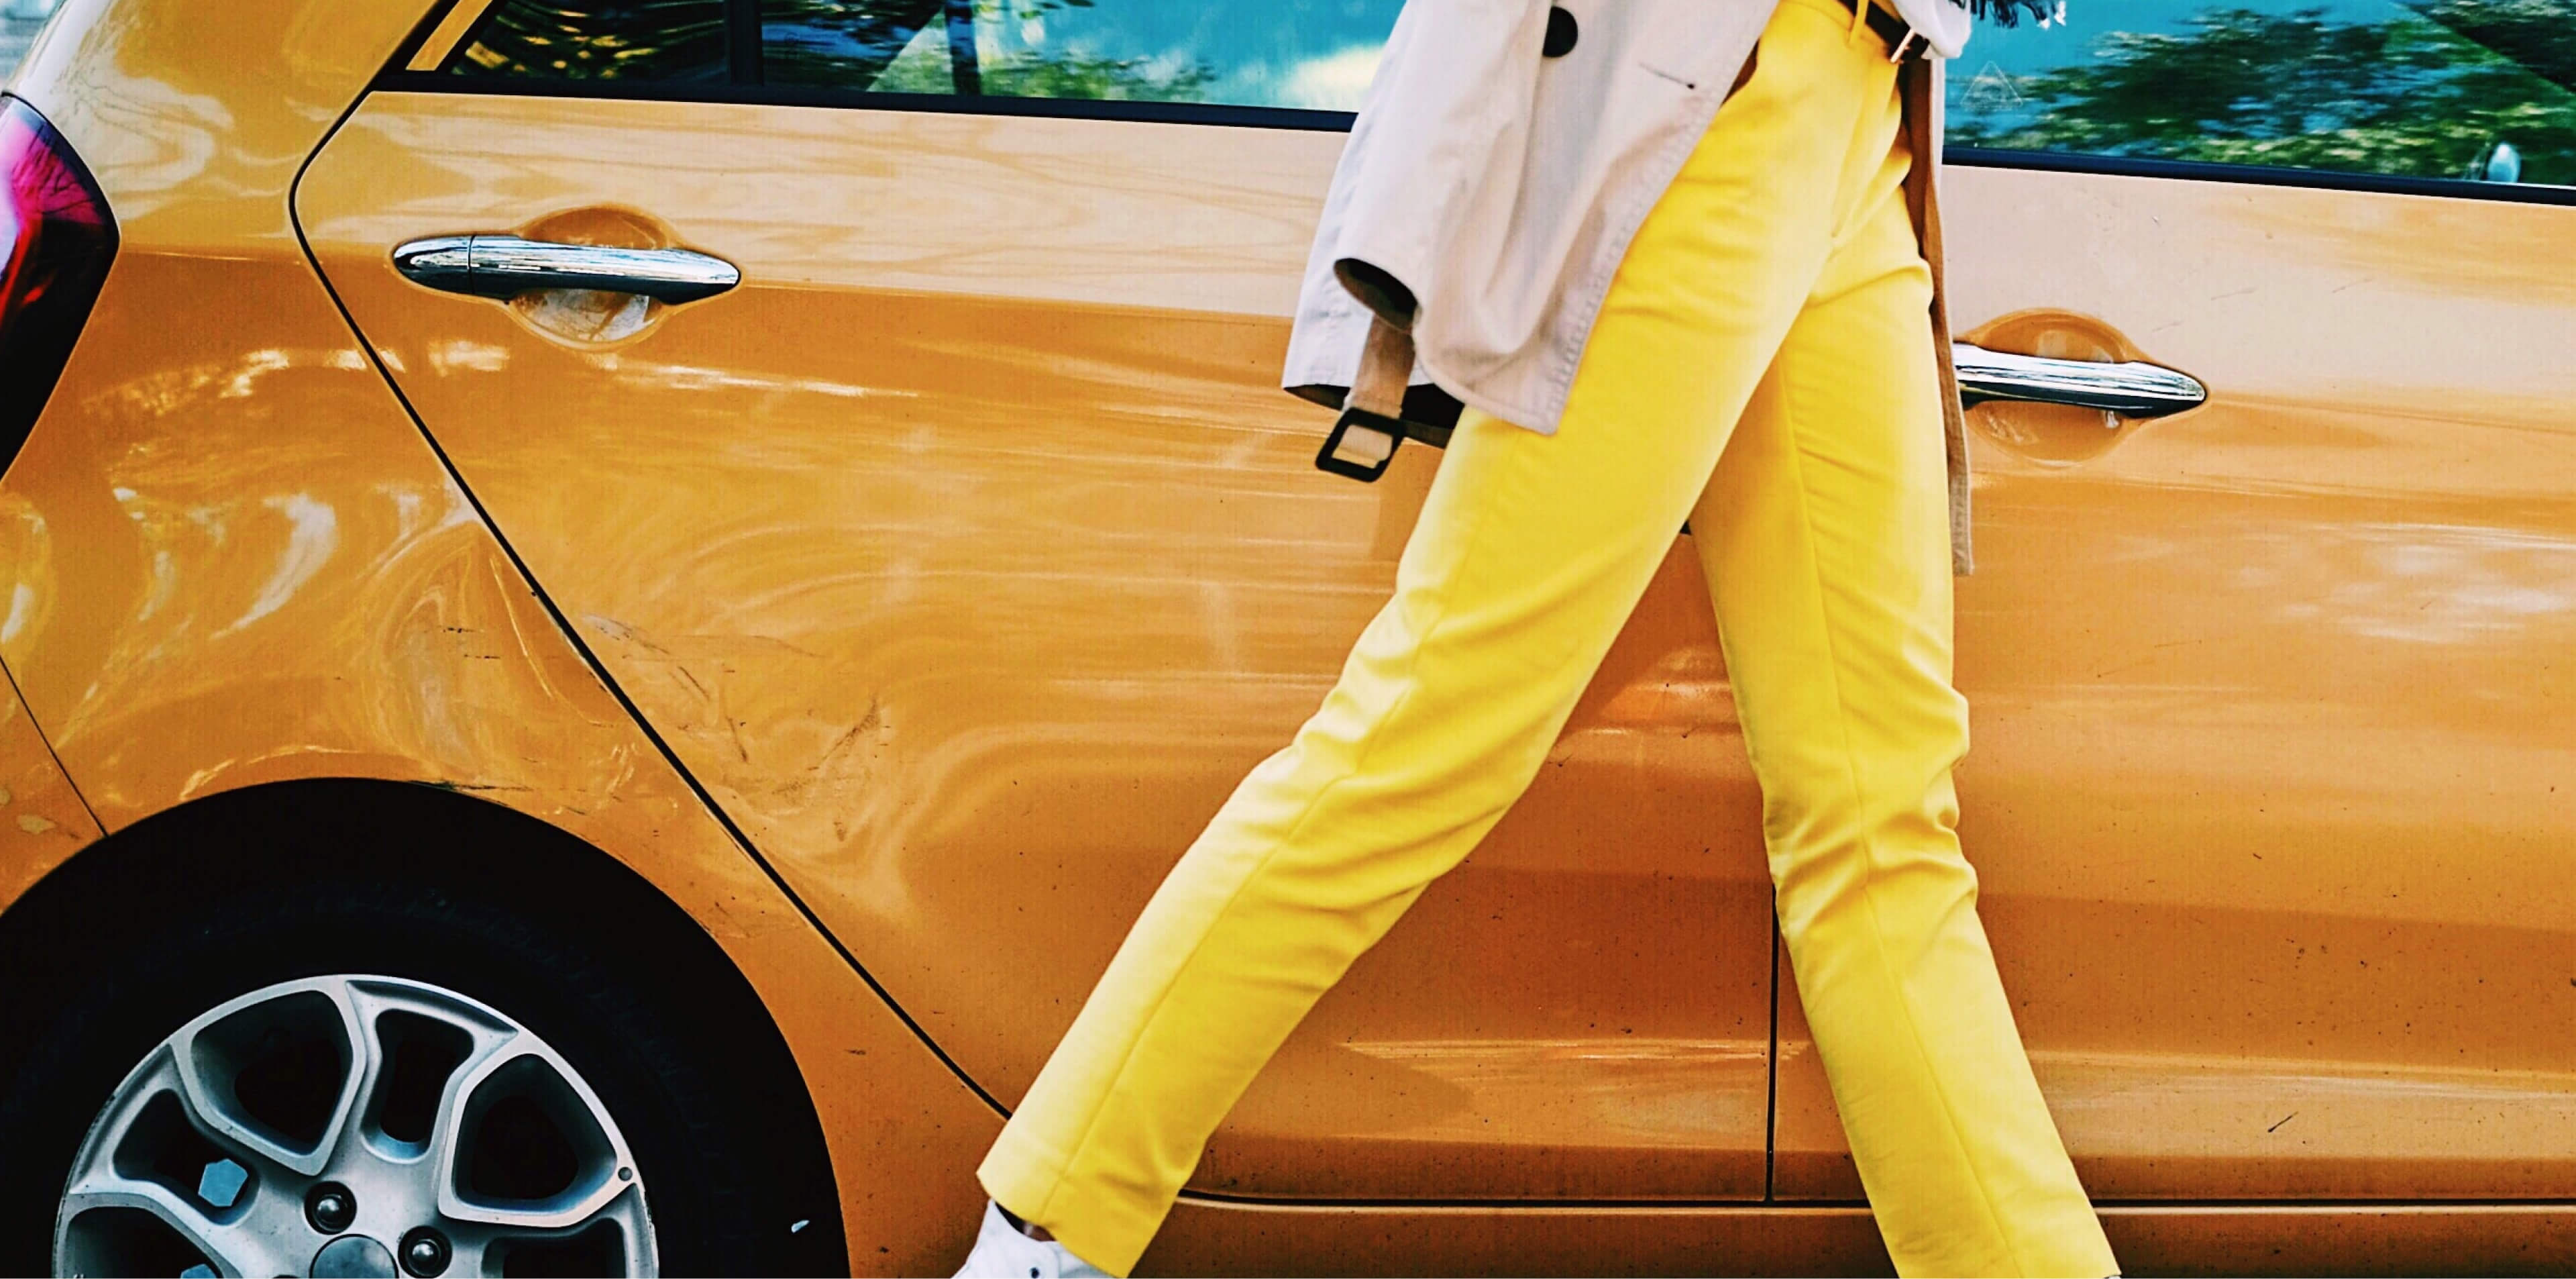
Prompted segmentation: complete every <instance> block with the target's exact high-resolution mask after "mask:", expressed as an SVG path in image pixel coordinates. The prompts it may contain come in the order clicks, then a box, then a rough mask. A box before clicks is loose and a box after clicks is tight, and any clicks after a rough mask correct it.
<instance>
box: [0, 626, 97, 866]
mask: <svg viewBox="0 0 2576 1279" xmlns="http://www.w3.org/2000/svg"><path fill="white" fill-rule="evenodd" d="M13 594H14V592H13ZM7 629H8V626H7V623H5V622H0V633H5V632H6V631H7ZM98 837H99V829H98V822H97V821H96V820H95V819H93V818H92V817H91V816H90V813H89V808H88V807H87V806H86V805H84V804H82V803H81V798H80V793H79V792H78V791H75V790H73V789H72V784H71V779H70V778H68V777H65V776H63V769H62V766H61V765H60V764H57V763H55V762H54V753H53V751H52V749H50V748H49V747H47V746H46V745H45V738H44V734H43V731H42V730H41V729H39V728H38V727H37V726H36V721H35V718H34V717H33V716H31V715H29V714H28V713H27V704H26V703H24V702H21V701H19V700H18V690H17V688H16V686H15V685H12V684H8V683H0V902H6V901H14V900H16V899H17V897H18V895H19V894H20V893H23V892H25V891H27V888H28V886H29V885H32V884H34V883H35V882H36V881H37V880H39V879H42V878H44V875H45V872H47V871H49V870H52V869H53V868H54V867H56V866H59V865H61V864H62V863H63V861H64V859H66V858H68V857H70V856H71V855H72V854H74V853H77V852H79V851H80V850H81V849H82V848H84V847H86V846H87V845H88V844H89V842H90V841H92V840H94V839H97V838H98Z"/></svg>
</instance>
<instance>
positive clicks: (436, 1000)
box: [348, 979, 520, 1158]
mask: <svg viewBox="0 0 2576 1279" xmlns="http://www.w3.org/2000/svg"><path fill="white" fill-rule="evenodd" d="M348 992H349V999H350V1003H351V1004H352V1005H353V1006H354V1007H355V1008H356V1010H357V1013H358V1024H359V1027H360V1033H361V1037H362V1039H363V1040H364V1042H365V1045H366V1058H367V1070H366V1078H365V1079H364V1080H363V1081H362V1083H361V1084H360V1093H361V1099H360V1104H361V1106H362V1109H361V1111H360V1112H359V1113H360V1122H359V1130H360V1132H361V1133H362V1134H363V1135H364V1137H365V1139H367V1140H370V1141H373V1142H376V1143H378V1145H379V1149H380V1150H381V1151H382V1152H383V1153H384V1154H386V1155H388V1156H391V1157H395V1158H409V1157H414V1156H418V1155H421V1154H425V1153H427V1152H428V1151H429V1148H430V1145H431V1142H432V1139H433V1138H434V1137H435V1136H436V1134H438V1133H439V1132H442V1131H444V1130H445V1129H446V1127H447V1123H448V1119H449V1116H450V1114H451V1113H452V1112H453V1111H454V1110H455V1108H456V1106H457V1104H458V1099H459V1098H460V1097H461V1096H462V1094H463V1092H464V1087H463V1084H464V1081H465V1080H466V1079H467V1078H468V1077H470V1076H471V1075H472V1074H473V1073H474V1071H475V1070H476V1069H477V1068H478V1067H479V1066H481V1065H482V1064H483V1063H484V1062H486V1061H488V1060H490V1058H491V1057H492V1055H493V1054H495V1053H498V1052H500V1051H502V1050H503V1049H505V1048H507V1047H509V1046H510V1044H511V1043H513V1042H514V1041H516V1040H517V1039H518V1038H519V1036H520V1032H519V1029H518V1028H517V1027H515V1026H512V1025H511V1024H509V1023H508V1022H506V1021H503V1020H501V1019H499V1018H497V1017H494V1016H492V1015H491V1014H490V1013H489V1012H488V1011H486V1010H484V1009H483V1008H481V1007H480V1006H478V1005H473V1004H468V1003H465V1002H463V1001H461V1000H456V999H450V998H445V997H443V996H442V995H441V994H439V993H436V992H430V991H426V990H423V989H422V988H421V987H418V986H415V985H413V984H411V983H408V982H405V983H394V982H383V981H369V980H365V979H359V980H354V981H351V982H350V983H349V984H348Z"/></svg>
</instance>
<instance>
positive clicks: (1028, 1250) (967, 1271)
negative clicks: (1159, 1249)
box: [957, 1200, 1109, 1279]
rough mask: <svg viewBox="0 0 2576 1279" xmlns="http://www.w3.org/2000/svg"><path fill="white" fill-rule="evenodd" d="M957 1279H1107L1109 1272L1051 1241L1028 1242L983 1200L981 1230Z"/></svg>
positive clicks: (996, 1209) (994, 1208) (1000, 1213)
mask: <svg viewBox="0 0 2576 1279" xmlns="http://www.w3.org/2000/svg"><path fill="white" fill-rule="evenodd" d="M957 1279H1109V1272H1108V1271H1106V1270H1103V1269H1101V1268H1100V1267H1098V1266H1095V1265H1093V1264H1091V1263H1090V1262H1088V1261H1085V1260H1083V1259H1082V1258H1080V1257H1077V1256H1075V1255H1073V1254H1072V1253H1071V1252H1068V1251H1066V1250H1065V1246H1064V1245H1063V1244H1060V1243H1057V1242H1055V1241H1054V1240H1052V1239H1046V1240H1039V1239H1031V1238H1029V1237H1028V1236H1027V1235H1024V1234H1021V1233H1020V1231H1019V1228H1018V1227H1016V1226H1013V1225H1012V1224H1011V1222H1010V1219H1009V1218H1007V1217H1004V1216H1003V1215H1002V1209H1001V1205H999V1204H996V1203H994V1202H992V1201H991V1200H986V1201H985V1203H984V1227H983V1229H981V1230H978V1231H976V1232H975V1250H974V1251H973V1252H970V1253H967V1254H966V1264H965V1266H963V1267H962V1268H960V1269H959V1270H958V1271H957Z"/></svg>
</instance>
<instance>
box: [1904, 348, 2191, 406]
mask: <svg viewBox="0 0 2576 1279" xmlns="http://www.w3.org/2000/svg"><path fill="white" fill-rule="evenodd" d="M1950 360H1951V363H1953V364H1954V365H1956V366H1957V367H1958V370H1959V396H1960V398H1961V399H1964V400H1966V401H1967V402H1969V403H1971V404H1975V403H1978V402H1980V401H1984V400H2023V401H2028V402H2031V403H2036V404H2072V405H2075V406H2076V407H2078V408H2087V409H2103V410H2106V411H2108V412H2112V413H2118V414H2122V415H2125V416H2128V417H2162V416H2164V415H2165V414H2167V413H2180V412H2182V411H2183V410H2184V409H2192V408H2198V407H2200V406H2201V405H2202V404H2203V403H2205V402H2207V401H2208V399H2209V388H2208V387H2205V386H2202V385H2201V384H2200V379H2198V378H2195V377H2193V376H2191V375H2190V374H2188V373H2179V372H2176V371H2174V370H2172V369H2169V368H2166V367H2164V366H2163V365H2160V364H2147V363H2143V362H2140V361H2136V360H2131V361H2129V362H2127V363H2123V364H2105V363H2099V362H2096V361H2093V360H2052V359H2047V358H2045V357H2042V356H2036V355H2012V354H2009V353H2007V352H2003V351H1989V350H1987V349H1986V348H1984V347H1982V346H1978V345H1976V344H1974V343H1970V342H1953V343H1951V344H1950Z"/></svg>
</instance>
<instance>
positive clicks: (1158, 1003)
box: [1032, 419, 1529, 1225]
mask: <svg viewBox="0 0 2576 1279" xmlns="http://www.w3.org/2000/svg"><path fill="white" fill-rule="evenodd" d="M1496 421H1497V423H1498V424H1499V425H1503V426H1507V427H1509V426H1510V424H1509V423H1505V422H1501V421H1500V419H1496ZM1510 429H1513V430H1518V429H1520V428H1518V427H1511V428H1510ZM1496 438H1497V439H1508V440H1509V445H1508V447H1509V448H1510V452H1509V453H1508V454H1507V455H1506V456H1507V459H1508V462H1509V469H1508V470H1507V472H1506V473H1505V476H1504V482H1506V483H1509V484H1511V485H1513V486H1514V489H1515V491H1517V488H1518V485H1519V483H1520V480H1521V478H1522V474H1523V472H1524V470H1525V469H1526V467H1525V463H1524V461H1523V458H1524V456H1525V451H1526V449H1527V448H1528V447H1529V444H1528V442H1527V441H1522V440H1518V439H1510V437H1501V436H1498V437H1496ZM1498 505H1502V503H1500V502H1497V501H1478V502H1474V503H1472V506H1473V507H1474V509H1475V513H1476V522H1475V524H1474V526H1473V527H1471V528H1470V529H1468V531H1467V540H1466V543H1465V544H1464V545H1463V546H1462V547H1460V549H1459V552H1458V560H1457V563H1458V566H1459V571H1458V572H1455V573H1452V574H1451V575H1450V576H1449V580H1447V581H1446V582H1444V583H1443V584H1442V586H1443V589H1442V590H1441V592H1440V604H1439V612H1438V613H1437V614H1435V615H1434V616H1433V617H1432V619H1431V623H1430V624H1429V625H1428V626H1426V627H1424V628H1423V631H1422V636H1421V638H1420V639H1418V640H1417V641H1415V642H1414V644H1413V645H1412V647H1411V650H1410V651H1409V652H1408V653H1407V654H1406V663H1405V670H1404V692H1403V693H1402V694H1401V695H1399V696H1398V697H1397V698H1396V700H1395V703H1394V704H1393V705H1391V706H1389V707H1388V708H1387V709H1386V712H1385V713H1384V714H1382V715H1379V716H1377V717H1375V718H1374V719H1372V720H1371V721H1370V723H1369V726H1368V729H1367V732H1366V733H1365V734H1364V735H1363V736H1362V737H1361V739H1360V743H1359V745H1358V747H1357V748H1356V749H1355V750H1354V751H1353V752H1352V755H1351V766H1350V767H1349V768H1348V769H1346V770H1345V771H1344V772H1343V773H1342V774H1341V776H1339V777H1335V778H1333V779H1332V780H1330V781H1328V782H1326V783H1324V784H1323V785H1322V786H1319V787H1317V788H1316V790H1315V793H1314V794H1313V795H1312V796H1310V797H1309V798H1308V799H1307V801H1306V807H1305V809H1304V810H1303V811H1301V812H1299V813H1298V814H1297V820H1296V822H1295V823H1294V824H1293V825H1291V826H1290V827H1289V828H1288V832H1287V833H1286V834H1284V835H1282V836H1280V837H1279V838H1278V839H1277V840H1274V841H1272V843H1271V846H1270V847H1269V848H1268V849H1266V850H1264V851H1263V852H1262V854H1261V859H1260V860H1259V861H1257V862H1255V863H1253V866H1252V869H1251V871H1250V872H1248V873H1246V874H1245V875H1244V876H1243V878H1242V880H1241V881H1240V882H1238V883H1237V884H1236V885H1235V886H1234V891H1233V892H1231V893H1229V894H1227V895H1226V899H1225V901H1224V903H1223V904H1221V905H1219V906H1218V907H1217V909H1216V912H1215V913H1214V914H1213V915H1212V916H1210V926H1209V927H1208V928H1207V929H1205V930H1204V931H1202V932H1201V933H1200V935H1199V939H1198V940H1197V941H1196V942H1194V943H1192V944H1191V946H1190V953H1189V954H1188V955H1187V956H1185V957H1183V958H1182V960H1181V962H1180V963H1179V964H1177V965H1175V966H1174V967H1173V969H1172V976H1171V978H1170V979H1169V980H1168V981H1166V982H1165V983H1164V984H1163V988H1162V989H1161V990H1160V991H1157V992H1156V993H1155V995H1154V1004H1153V1007H1152V1009H1150V1010H1149V1011H1148V1012H1147V1013H1146V1014H1145V1015H1144V1016H1143V1017H1142V1018H1139V1019H1138V1021H1137V1028H1136V1033H1135V1035H1134V1036H1133V1037H1132V1038H1130V1039H1129V1040H1128V1042H1127V1045H1126V1047H1125V1049H1124V1051H1123V1053H1122V1055H1121V1056H1120V1059H1119V1063H1118V1070H1117V1073H1116V1074H1113V1075H1111V1076H1110V1079H1109V1086H1108V1087H1107V1088H1106V1089H1104V1090H1102V1093H1101V1097H1102V1103H1101V1104H1100V1105H1098V1106H1096V1107H1094V1108H1093V1110H1092V1113H1091V1118H1090V1119H1089V1121H1087V1122H1086V1123H1085V1124H1084V1125H1083V1129H1082V1134H1081V1135H1080V1136H1079V1137H1077V1138H1075V1140H1074V1144H1073V1146H1072V1148H1071V1149H1070V1150H1068V1151H1067V1152H1066V1154H1065V1156H1064V1158H1063V1159H1062V1160H1061V1161H1060V1162H1059V1164H1058V1166H1057V1169H1056V1174H1055V1176H1054V1177H1053V1178H1052V1179H1051V1184H1049V1185H1048V1187H1047V1193H1046V1200H1045V1202H1044V1203H1043V1204H1041V1205H1040V1206H1039V1209H1038V1211H1039V1213H1040V1214H1041V1215H1042V1216H1043V1215H1044V1214H1046V1213H1048V1212H1050V1211H1051V1210H1052V1209H1053V1207H1054V1205H1055V1200H1056V1196H1057V1195H1058V1194H1059V1193H1060V1192H1061V1191H1062V1190H1063V1188H1064V1183H1065V1182H1066V1181H1068V1180H1071V1178H1072V1171H1073V1167H1074V1165H1075V1164H1078V1163H1080V1162H1081V1160H1082V1155H1083V1153H1084V1152H1085V1151H1086V1150H1087V1149H1089V1147H1090V1144H1091V1139H1092V1136H1093V1134H1094V1133H1096V1132H1097V1131H1098V1130H1099V1127H1100V1121H1101V1119H1102V1117H1103V1115H1104V1114H1105V1112H1106V1111H1107V1110H1108V1109H1109V1107H1108V1105H1107V1099H1108V1098H1109V1097H1112V1096H1115V1095H1116V1094H1117V1092H1118V1091H1119V1088H1120V1086H1121V1085H1123V1084H1124V1083H1125V1082H1126V1079H1127V1072H1128V1071H1129V1070H1130V1069H1132V1068H1133V1067H1134V1066H1135V1063H1136V1050H1137V1049H1138V1048H1139V1047H1141V1046H1143V1044H1144V1041H1145V1037H1146V1035H1147V1033H1148V1032H1150V1031H1151V1030H1152V1029H1153V1027H1154V1024H1155V1023H1156V1022H1157V1021H1158V1020H1159V1019H1160V1018H1161V1017H1162V1015H1163V1010H1164V1008H1165V1007H1166V1006H1167V1004H1168V1002H1169V1000H1170V998H1171V992H1172V988H1173V987H1174V986H1177V985H1178V984H1179V983H1180V980H1181V977H1182V975H1183V974H1185V973H1187V972H1188V971H1189V970H1190V968H1191V967H1192V966H1194V965H1196V964H1197V963H1198V959H1199V955H1200V953H1201V952H1202V951H1203V950H1204V949H1205V948H1206V946H1207V941H1208V938H1209V937H1210V936H1212V935H1213V934H1214V933H1215V932H1216V929H1215V926H1214V925H1215V923H1217V922H1221V921H1222V920H1224V919H1225V917H1226V916H1227V915H1228V914H1229V913H1231V912H1232V911H1233V910H1234V908H1235V905H1236V903H1237V902H1239V901H1241V900H1242V898H1243V893H1244V891H1245V890H1246V889H1248V888H1250V887H1251V886H1252V882H1253V880H1255V879H1257V878H1259V877H1260V876H1261V874H1262V872H1263V871H1265V870H1267V869H1268V868H1269V866H1270V862H1271V859H1273V858H1275V857H1277V856H1278V855H1279V850H1281V849H1283V848H1286V847H1288V846H1290V845H1291V844H1294V843H1295V842H1296V840H1297V837H1298V836H1299V835H1300V834H1302V833H1304V831H1305V829H1306V823H1307V822H1308V821H1310V820H1312V819H1313V817H1314V815H1315V812H1316V810H1318V809H1320V808H1322V807H1323V803H1324V799H1325V797H1326V796H1328V795H1330V794H1331V793H1332V792H1333V791H1334V789H1335V788H1337V787H1339V786H1340V785H1341V784H1342V783H1344V782H1346V781H1348V780H1350V779H1351V778H1352V777H1355V776H1359V775H1361V774H1362V773H1364V772H1366V771H1367V765H1368V752H1369V749H1370V748H1371V747H1373V746H1375V745H1376V743H1377V739H1378V735H1379V731H1380V730H1381V729H1383V728H1384V727H1385V725H1386V723H1387V722H1388V721H1389V720H1392V719H1394V718H1395V717H1396V715H1397V714H1398V713H1399V712H1401V711H1402V710H1403V709H1404V707H1405V704H1406V703H1408V702H1410V701H1411V700H1413V694H1414V693H1415V692H1416V691H1417V690H1418V689H1419V688H1420V687H1421V685H1420V683H1419V682H1418V681H1416V680H1415V679H1414V678H1413V675H1414V672H1415V671H1416V670H1417V669H1419V668H1420V666H1421V664H1422V654H1423V652H1424V650H1426V649H1428V648H1430V647H1431V642H1432V640H1433V639H1434V638H1436V637H1437V636H1438V634H1439V633H1440V629H1441V628H1442V627H1443V626H1445V625H1447V624H1448V622H1449V620H1450V617H1451V614H1452V608H1453V605H1454V604H1455V600H1456V595H1457V587H1458V581H1457V579H1458V577H1459V576H1461V575H1463V573H1464V570H1465V569H1466V567H1467V566H1468V565H1470V564H1472V563H1473V562H1474V560H1475V553H1476V547H1477V544H1478V543H1480V542H1481V541H1483V539H1484V535H1485V531H1486V530H1487V529H1488V528H1490V527H1491V526H1492V523H1493V511H1494V508H1495V507H1496V506H1498ZM1399 589H1400V584H1399ZM1327 696H1328V697H1329V696H1330V694H1327ZM1291 1033H1294V1032H1293V1031H1292V1032H1291ZM1032 1220H1038V1224H1040V1225H1045V1224H1046V1222H1045V1221H1043V1220H1040V1219H1038V1218H1032Z"/></svg>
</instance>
